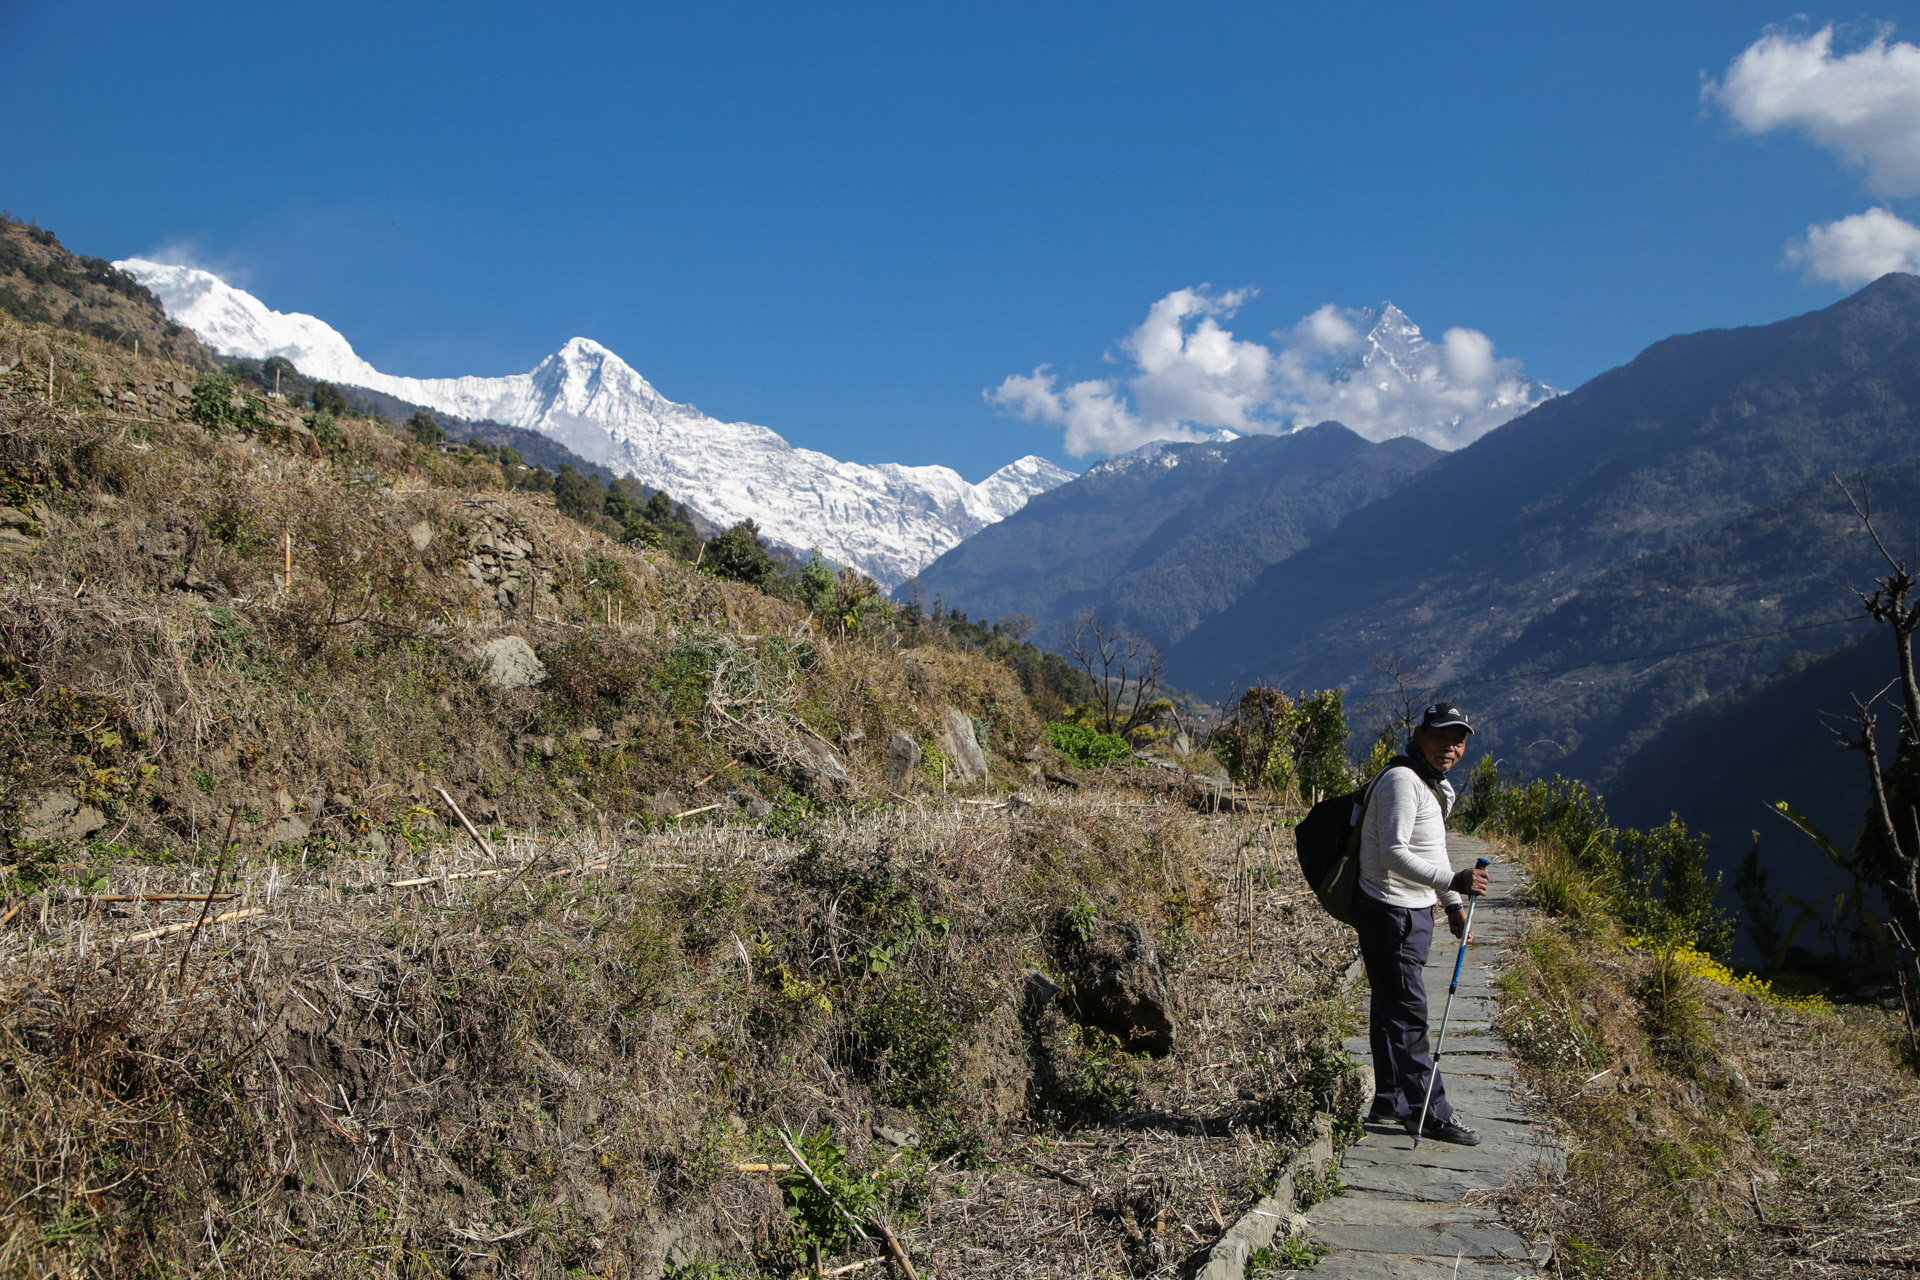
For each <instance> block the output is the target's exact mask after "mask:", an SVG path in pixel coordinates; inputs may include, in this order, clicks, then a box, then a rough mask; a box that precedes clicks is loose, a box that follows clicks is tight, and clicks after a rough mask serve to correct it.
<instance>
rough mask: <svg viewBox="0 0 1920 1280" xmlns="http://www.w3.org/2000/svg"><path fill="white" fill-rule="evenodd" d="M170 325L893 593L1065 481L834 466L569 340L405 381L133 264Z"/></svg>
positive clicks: (321, 326)
mask: <svg viewBox="0 0 1920 1280" xmlns="http://www.w3.org/2000/svg"><path fill="white" fill-rule="evenodd" d="M114 265H115V266H117V267H119V268H121V269H122V270H124V271H126V272H128V273H129V274H131V275H132V276H133V277H134V278H135V279H137V280H138V281H139V282H140V283H141V284H143V285H145V286H147V287H148V288H149V289H152V290H153V292H154V293H155V294H156V295H158V297H159V298H160V301H161V303H162V304H163V305H164V306H165V307H166V310H167V315H168V316H169V317H170V318H172V319H173V320H174V321H175V322H176V323H178V324H182V325H185V326H186V327H187V328H189V329H191V330H193V332H194V333H196V334H198V335H199V337H200V339H201V341H203V342H205V343H206V344H207V345H208V346H210V347H212V348H213V349H214V350H215V351H218V352H220V353H221V354H223V355H229V356H245V357H249V358H252V359H256V360H264V359H268V358H271V357H273V356H281V357H284V358H285V359H287V360H290V361H292V362H293V364H294V367H295V368H297V369H299V370H300V372H301V373H303V374H305V375H307V376H308V377H311V378H318V379H323V380H325V381H328V382H335V383H344V384H347V385H349V386H356V387H366V388H368V389H370V390H373V391H382V392H385V393H386V394H388V395H391V396H396V397H398V398H399V399H402V400H405V401H409V402H410V403H413V404H420V405H425V406H427V407H428V408H430V409H437V410H440V411H441V412H443V413H450V414H454V415H456V416H458V417H462V418H466V419H468V420H470V421H474V422H482V421H493V422H499V423H504V424H506V425H509V426H515V427H529V428H532V429H533V430H535V431H539V432H541V433H542V434H544V435H547V436H551V437H552V438H553V439H555V440H558V441H559V442H560V443H561V444H564V445H566V446H567V447H568V448H569V449H572V450H573V451H574V452H575V453H578V454H579V455H580V456H581V457H583V458H586V459H588V460H589V461H592V462H595V463H598V464H600V465H602V466H605V467H608V468H610V469H611V470H613V471H614V472H615V473H617V474H621V475H631V476H633V477H634V478H635V479H637V480H639V481H640V482H641V483H642V484H646V485H649V486H651V487H653V488H656V489H664V490H666V491H667V492H668V493H670V494H672V495H673V496H674V497H675V498H679V499H681V500H683V501H685V502H687V503H688V504H689V505H691V506H693V507H695V508H696V509H697V510H699V511H700V512H701V513H702V514H703V515H705V516H706V517H707V518H708V519H711V520H713V521H715V522H717V523H719V524H722V525H730V524H733V523H735V522H737V521H740V520H746V519H751V520H753V521H754V523H755V524H757V525H758V526H759V527H760V532H761V533H762V535H764V536H765V537H766V538H768V539H769V540H770V541H772V542H775V543H779V544H781V545H783V546H785V547H787V548H789V549H791V550H794V551H805V550H806V549H807V548H809V547H818V548H819V549H820V552H821V554H823V555H825V556H826V557H827V558H828V559H829V560H833V561H835V562H838V563H841V564H850V565H852V566H854V567H855V568H857V569H859V570H860V571H861V572H862V573H866V574H868V575H870V576H871V577H873V578H874V579H875V580H876V581H878V582H880V583H881V584H883V585H884V586H888V587H894V586H898V585H899V584H900V583H902V582H904V581H905V580H906V579H908V578H910V577H912V576H913V575H914V574H915V573H917V572H918V571H919V570H920V569H922V568H923V567H925V566H926V565H928V564H930V563H932V561H933V560H934V559H935V558H937V557H938V556H939V555H940V554H941V553H942V552H944V551H946V550H947V549H948V548H949V547H952V546H954V545H956V544H957V543H959V542H960V540H961V539H963V538H965V537H967V536H968V535H970V534H973V533H976V532H978V531H979V530H981V529H984V528H986V527H987V526H988V525H990V524H992V523H994V522H995V521H997V520H1001V519H1004V518H1005V517H1006V516H1009V515H1011V514H1012V513H1013V512H1015V511H1018V510H1019V509H1020V508H1021V507H1023V506H1025V505H1026V502H1027V500H1028V499H1029V498H1031V497H1033V496H1034V495H1035V494H1037V493H1045V492H1046V491H1047V490H1049V489H1052V488H1054V487H1056V486H1058V485H1061V484H1064V483H1066V482H1067V481H1068V480H1071V479H1073V473H1072V472H1070V471H1067V470H1065V469H1063V468H1061V467H1058V466H1055V465H1054V464H1053V463H1051V462H1049V461H1047V460H1046V459H1045V458H1041V457H1035V456H1028V457H1025V458H1021V459H1019V460H1018V461H1016V462H1012V463H1009V464H1007V465H1006V466H1004V467H1002V468H1000V469H999V470H998V471H996V472H994V473H993V474H992V475H990V476H988V477H987V478H986V479H985V480H982V481H981V482H980V483H978V484H970V483H968V482H967V481H966V480H965V479H964V478H963V477H962V476H961V475H960V474H959V473H958V472H956V471H954V470H952V469H951V468H948V467H941V466H906V465H902V464H899V463H879V464H876V465H869V464H865V463H858V462H842V461H839V460H838V459H835V458H831V457H828V456H827V455H826V454H824V453H820V452H818V451H816V450H813V449H802V448H796V447H795V446H793V445H792V444H789V443H788V442H787V441H786V440H785V439H783V438H782V437H781V436H780V435H779V434H777V433H776V432H774V431H772V430H770V429H769V428H766V427H761V426H756V425H754V424H752V423H748V422H721V421H719V420H718V419H715V418H710V417H708V416H707V415H706V414H704V413H701V412H700V411H699V410H698V409H696V408H694V407H693V406H692V405H687V404H678V403H675V402H674V401H672V400H669V399H667V398H666V397H665V396H663V395H661V394H660V393H659V392H658V391H657V390H655V389H654V387H653V385H652V384H651V383H649V382H648V381H647V380H646V379H645V378H643V377H641V376H640V374H639V372H638V371H637V370H635V369H634V368H633V367H632V366H631V365H629V364H627V363H626V362H625V361H624V360H622V359H621V358H620V357H619V356H617V355H615V354H614V353H613V352H611V351H609V350H607V348H605V347H603V346H601V345H600V344H599V343H597V342H594V341H592V340H591V339H588V338H573V339H571V340H569V341H568V342H567V344H566V345H565V346H563V347H561V348H560V350H558V351H556V352H554V353H553V354H552V355H550V356H548V357H547V358H546V359H544V360H542V361H541V362H540V363H539V365H538V366H536V367H535V368H534V369H533V371H532V372H530V373H522V374H509V375H507V376H504V377H463V378H405V377H397V376H395V375H392V374H386V373H382V372H380V371H379V370H378V369H375V368H374V367H373V366H372V365H370V364H368V363H367V362H366V361H365V360H363V359H361V358H360V356H359V355H358V354H356V353H355V351H354V350H353V347H352V345H351V344H350V343H349V342H348V341H347V340H346V338H345V337H344V336H343V335H342V334H340V333H339V331H337V330H336V329H334V328H333V327H332V326H331V325H329V324H327V323H326V322H325V321H323V320H320V319H318V318H316V317H314V316H310V315H302V314H299V313H291V314H289V313H284V312H279V311H274V310H272V309H271V308H269V307H268V306H267V305H266V304H265V303H263V302H261V301H260V300H259V299H258V298H256V297H254V296H253V295H252V294H249V293H247V292H245V291H244V290H241V289H236V288H234V287H233V286H232V285H229V284H228V283H227V282H226V281H224V280H222V279H220V278H219V277H218V276H216V275H214V274H212V273H211V272H208V271H202V270H200V269H198V268H195V267H186V266H177V265H170V264H167V263H159V262H151V261H148V260H146V259H142V258H129V259H126V260H124V261H121V262H117V263H115V264H114Z"/></svg>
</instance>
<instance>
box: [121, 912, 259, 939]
mask: <svg viewBox="0 0 1920 1280" xmlns="http://www.w3.org/2000/svg"><path fill="white" fill-rule="evenodd" d="M265 914H267V909H266V908H265V907H242V908H241V909H240V910H238V911H223V912H221V913H220V914H219V915H217V916H215V917H214V918H213V923H215V924H231V923H232V922H233V921H235V920H251V919H253V918H254V917H255V916H263V915H265ZM199 924H200V922H199V921H198V920H182V921H181V922H180V923H179V924H165V925H161V926H160V927H159V928H158V929H148V930H147V931H146V932H144V933H130V934H128V935H127V936H126V937H124V938H122V939H120V941H122V942H152V941H153V940H154V939H155V938H165V937H170V936H171V935H173V934H176V933H185V932H186V931H187V930H189V929H193V928H197V927H198V926H199Z"/></svg>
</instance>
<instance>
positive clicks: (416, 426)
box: [407, 409, 447, 448]
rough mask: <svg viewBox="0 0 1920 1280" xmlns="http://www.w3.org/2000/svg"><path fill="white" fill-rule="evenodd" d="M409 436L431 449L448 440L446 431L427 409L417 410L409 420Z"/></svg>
mask: <svg viewBox="0 0 1920 1280" xmlns="http://www.w3.org/2000/svg"><path fill="white" fill-rule="evenodd" d="M407 434H408V435H410V436H412V437H413V438H414V439H415V440H418V441H419V442H420V443H421V444H424V445H426V446H428V447H429V448H431V447H432V446H434V445H436V444H439V443H440V442H441V441H442V440H445V439H446V438H447V433H446V430H445V429H444V428H443V427H441V425H440V424H439V423H438V422H436V421H435V420H434V417H433V415H432V414H431V413H428V412H427V411H426V410H425V409H415V410H414V411H413V416H412V417H411V418H408V419H407Z"/></svg>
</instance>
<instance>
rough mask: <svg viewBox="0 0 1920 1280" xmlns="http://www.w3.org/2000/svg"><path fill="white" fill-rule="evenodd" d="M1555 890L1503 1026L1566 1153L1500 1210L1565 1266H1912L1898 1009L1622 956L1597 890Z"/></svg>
mask: <svg viewBox="0 0 1920 1280" xmlns="http://www.w3.org/2000/svg"><path fill="white" fill-rule="evenodd" d="M1516 852H1518V853H1519V854H1520V856H1522V857H1523V858H1531V857H1532V856H1533V855H1534V854H1535V853H1537V851H1533V850H1517V851H1516ZM1564 870H1565V869H1564V867H1561V868H1557V869H1555V874H1556V875H1562V876H1563V875H1564ZM1561 889H1562V892H1560V894H1559V895H1558V900H1559V901H1560V902H1561V903H1563V904H1568V905H1571V906H1572V908H1573V909H1572V910H1571V911H1569V912H1567V913H1566V914H1562V915H1559V916H1555V917H1547V918H1543V919H1542V920H1541V921H1540V922H1538V923H1537V924H1536V926H1535V927H1534V929H1533V931H1532V933H1531V934H1530V935H1529V936H1528V937H1527V938H1526V940H1525V942H1524V944H1523V946H1522V947H1520V948H1518V949H1517V950H1516V954H1515V956H1514V958H1513V960H1512V962H1511V964H1510V966H1509V968H1508V970H1507V973H1506V975H1505V978H1504V982H1503V987H1504V995H1503V1004H1504V1012H1503V1015H1502V1016H1503V1019H1504V1021H1503V1027H1502V1029H1503V1031H1504V1033H1505V1034H1506V1036H1507V1037H1508V1039H1509V1040H1510V1041H1511V1042H1512V1043H1513V1044H1514V1046H1515V1048H1516V1049H1517V1050H1519V1051H1520V1055H1521V1060H1522V1064H1523V1073H1524V1076H1525V1078H1526V1080H1527V1082H1528V1084H1529V1085H1531V1086H1532V1087H1533V1089H1534V1091H1535V1092H1536V1094H1537V1095H1538V1096H1539V1097H1540V1099H1541V1103H1542V1106H1543V1107H1544V1109H1545V1110H1546V1111H1547V1112H1548V1113H1549V1114H1550V1115H1551V1116H1553V1117H1555V1118H1556V1119H1557V1120H1558V1121H1559V1122H1560V1123H1561V1125H1562V1127H1563V1129H1564V1133H1565V1141H1566V1142H1567V1145H1568V1147H1569V1159H1568V1162H1567V1169H1566V1172H1565V1174H1564V1176H1562V1177H1558V1178H1544V1177H1543V1178H1539V1179H1536V1180H1532V1181H1528V1182H1525V1183H1522V1184H1520V1185H1517V1186H1516V1187H1515V1188H1513V1189H1511V1190H1510V1192H1509V1193H1508V1194H1507V1196H1506V1199H1507V1201H1508V1207H1509V1211H1510V1212H1511V1213H1512V1214H1513V1216H1514V1218H1515V1220H1516V1221H1518V1222H1520V1223H1522V1224H1524V1225H1525V1226H1526V1227H1527V1228H1528V1229H1529V1231H1530V1232H1537V1233H1539V1234H1541V1235H1546V1236H1549V1237H1551V1239H1552V1240H1553V1244H1554V1248H1555V1255H1556V1258H1557V1260H1558V1263H1557V1265H1558V1266H1559V1268H1560V1269H1561V1271H1562V1272H1564V1273H1565V1274H1568V1275H1574V1276H1582V1277H1621V1278H1626V1277H1633V1278H1635V1280H1637V1278H1639V1277H1747V1276H1818V1277H1848V1278H1850V1280H1852V1278H1858V1280H1866V1278H1867V1277H1878V1276H1887V1275H1894V1274H1902V1273H1906V1272H1911V1271H1914V1270H1916V1269H1920V1243H1917V1242H1920V1076H1917V1075H1916V1074H1915V1070H1914V1068H1915V1064H1914V1063H1913V1062H1911V1061H1906V1060H1903V1059H1902V1056H1901V1054H1900V1051H1899V1047H1898V1045H1899V1041H1900V1039H1901V1038H1902V1035H1901V1027H1900V1023H1899V1019H1898V1017H1897V1015H1895V1014H1893V1013H1891V1012H1889V1011H1888V1010H1886V1009H1882V1008H1876V1007H1849V1008H1842V1009H1838V1010H1828V1009H1823V1008H1820V1007H1817V1006H1816V1007H1806V1006H1802V1007H1795V1006H1793V1005H1791V1004H1788V1003H1783V1002H1782V1001H1780V1000H1778V999H1768V998H1763V997H1762V996H1761V995H1757V994H1754V993H1752V992H1750V991H1745V990H1740V989H1736V988H1734V987H1730V986H1727V985H1724V984H1722V983H1720V982H1716V981H1712V980H1709V979H1705V978H1702V977H1700V976H1698V975H1697V974H1695V973H1692V972H1689V971H1688V967H1687V966H1686V965H1685V964H1683V963H1676V962H1675V960H1674V957H1673V955H1672V953H1665V954H1662V953H1660V952H1659V951H1658V950H1654V951H1648V950H1644V949H1640V948H1635V947H1630V946H1628V945H1627V944H1626V942H1625V940H1624V939H1623V937H1622V936H1621V934H1620V931H1619V929H1618V927H1617V925H1614V924H1612V923H1611V922H1609V921H1608V920H1607V919H1606V918H1605V917H1604V914H1603V913H1602V911H1601V910H1600V908H1599V905H1598V899H1597V895H1587V897H1588V900H1587V901H1586V903H1585V905H1584V907H1582V905H1581V903H1582V899H1581V895H1579V894H1577V893H1576V894H1568V893H1566V892H1564V889H1565V886H1564V885H1562V886H1561ZM1623 1207H1624V1208H1625V1209H1626V1210H1627V1211H1623Z"/></svg>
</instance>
